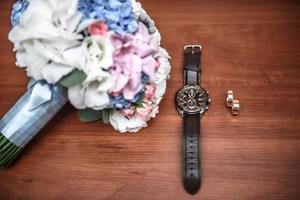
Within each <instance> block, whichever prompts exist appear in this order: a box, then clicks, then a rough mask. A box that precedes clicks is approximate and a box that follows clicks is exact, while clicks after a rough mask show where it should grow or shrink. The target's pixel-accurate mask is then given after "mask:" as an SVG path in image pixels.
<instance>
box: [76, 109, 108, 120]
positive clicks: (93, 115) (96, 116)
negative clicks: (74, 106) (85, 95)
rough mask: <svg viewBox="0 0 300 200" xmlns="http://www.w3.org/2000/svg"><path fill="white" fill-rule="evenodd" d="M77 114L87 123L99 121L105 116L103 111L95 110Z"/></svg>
mask: <svg viewBox="0 0 300 200" xmlns="http://www.w3.org/2000/svg"><path fill="white" fill-rule="evenodd" d="M77 114H78V116H79V119H80V121H82V122H86V123H89V122H95V121H98V120H100V119H101V118H102V116H103V114H102V111H101V110H93V109H90V108H88V109H84V110H78V111H77Z"/></svg>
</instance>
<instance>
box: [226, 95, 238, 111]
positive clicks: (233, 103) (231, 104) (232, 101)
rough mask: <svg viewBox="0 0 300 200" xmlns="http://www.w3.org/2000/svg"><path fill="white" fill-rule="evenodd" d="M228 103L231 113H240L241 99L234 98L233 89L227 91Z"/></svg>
mask: <svg viewBox="0 0 300 200" xmlns="http://www.w3.org/2000/svg"><path fill="white" fill-rule="evenodd" d="M226 105H227V107H229V108H231V113H232V114H233V115H238V114H239V111H240V101H239V100H235V99H234V97H233V91H232V90H228V91H227V98H226Z"/></svg>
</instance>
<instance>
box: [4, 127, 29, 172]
mask: <svg viewBox="0 0 300 200" xmlns="http://www.w3.org/2000/svg"><path fill="white" fill-rule="evenodd" d="M22 150H23V148H21V147H18V146H17V145H15V144H13V143H12V142H11V141H9V140H8V139H7V138H6V137H5V136H4V135H3V134H2V133H0V166H1V167H9V166H10V165H11V164H12V163H13V161H14V160H15V159H16V158H17V156H18V155H19V154H20V153H21V151H22Z"/></svg>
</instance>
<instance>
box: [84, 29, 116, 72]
mask: <svg viewBox="0 0 300 200" xmlns="http://www.w3.org/2000/svg"><path fill="white" fill-rule="evenodd" d="M82 45H83V48H84V57H85V59H86V62H85V67H84V68H83V70H84V71H85V72H86V73H89V71H91V70H93V69H97V68H99V67H101V68H102V69H108V68H110V67H111V66H112V65H113V64H114V60H113V53H114V46H113V44H112V43H111V40H110V34H109V33H108V34H107V35H105V36H91V37H88V38H86V39H85V40H84V41H83V44H82Z"/></svg>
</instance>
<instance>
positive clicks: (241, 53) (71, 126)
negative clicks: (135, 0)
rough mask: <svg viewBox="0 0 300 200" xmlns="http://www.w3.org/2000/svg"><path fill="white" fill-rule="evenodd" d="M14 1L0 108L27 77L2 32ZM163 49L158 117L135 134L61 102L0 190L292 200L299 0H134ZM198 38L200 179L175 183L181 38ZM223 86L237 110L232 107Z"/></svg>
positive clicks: (299, 170) (4, 11) (296, 175)
mask: <svg viewBox="0 0 300 200" xmlns="http://www.w3.org/2000/svg"><path fill="white" fill-rule="evenodd" d="M12 2H13V1H12V0H6V1H1V3H0V42H1V45H0V55H1V59H0V74H1V76H0V94H1V95H0V115H1V116H2V115H3V114H4V113H5V112H6V111H7V110H8V109H9V107H10V106H12V105H13V103H14V102H15V101H16V100H17V99H18V98H19V96H20V95H21V94H22V93H23V91H24V90H25V88H26V82H27V80H28V78H26V76H25V72H24V71H23V70H22V69H18V68H16V67H15V66H14V60H15V59H14V55H13V53H12V51H11V49H12V45H11V44H10V43H9V41H8V40H7V34H8V31H9V29H10V25H9V15H10V8H11V5H12ZM142 2H143V4H144V7H145V8H146V9H147V11H148V12H149V13H150V14H151V16H152V17H153V18H154V19H155V20H156V23H157V25H158V27H159V28H160V31H161V34H162V36H163V41H162V43H163V46H164V47H166V48H167V49H168V51H169V52H170V55H171V56H172V66H173V68H172V78H171V80H170V81H169V83H168V92H167V95H166V97H165V99H164V100H163V102H162V104H161V110H160V114H159V116H158V117H157V118H156V119H155V120H152V121H151V123H150V127H149V128H146V129H144V130H142V131H141V132H140V133H139V134H134V135H119V134H117V133H116V132H115V131H114V130H113V129H112V128H111V127H110V126H107V125H103V124H99V123H95V124H82V123H80V122H79V120H78V119H77V117H76V113H75V110H74V109H73V108H72V107H71V106H70V105H67V106H66V107H65V108H64V109H63V110H62V111H61V112H60V113H59V114H58V115H57V117H56V118H55V119H54V120H53V121H52V122H51V123H49V124H48V125H47V126H46V127H45V128H44V129H43V130H42V132H41V134H40V135H39V136H38V137H36V138H35V139H34V140H33V142H32V143H31V144H30V145H29V146H28V148H27V149H26V150H25V152H24V153H23V154H22V156H21V157H20V159H18V161H17V163H16V164H15V165H14V166H13V167H12V168H10V169H7V170H0V199H49V200H50V199H72V200H73V199H116V200H119V199H124V200H127V199H128V200H140V199H147V200H148V199H149V200H150V199H153V200H158V199H162V200H165V199H172V200H175V199H178V200H179V199H180V200H183V199H193V198H196V199H203V200H216V199H223V200H241V199H243V200H244V199H245V200H247V199H249V200H250V199H251V200H252V199H263V200H298V199H300V190H299V188H300V156H299V154H300V118H299V115H300V89H299V88H300V2H299V1H292V0H289V1H286V0H266V1H258V0H256V1H251V0H241V1H238V0H227V1H220V0H216V1H199V0H185V1H184V0H181V1H180V0H164V1H159V0H143V1H142ZM187 43H201V44H202V45H203V46H204V53H203V76H202V82H203V85H204V86H205V87H206V88H207V89H208V90H209V91H210V93H211V95H212V98H213V104H212V107H211V109H210V111H209V113H207V115H205V117H204V118H203V120H202V133H201V144H202V147H201V151H202V166H203V186H202V189H201V192H200V193H199V194H197V195H196V196H195V197H191V196H190V195H188V194H186V193H185V192H184V190H183V188H182V184H181V167H182V164H181V142H182V141H181V134H182V133H181V119H180V118H179V117H178V116H177V113H176V110H175V108H174V105H173V102H174V101H173V99H174V95H175V93H176V91H177V90H178V89H179V88H180V87H181V82H182V71H181V70H182V65H181V63H182V47H183V46H184V45H185V44H187ZM229 88H231V89H233V90H234V92H235V94H236V96H237V98H239V99H240V101H241V106H242V110H241V114H240V115H239V116H237V117H233V116H231V114H230V112H229V111H228V110H227V108H226V107H225V93H226V90H227V89H229Z"/></svg>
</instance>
